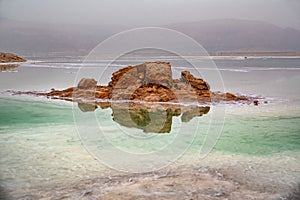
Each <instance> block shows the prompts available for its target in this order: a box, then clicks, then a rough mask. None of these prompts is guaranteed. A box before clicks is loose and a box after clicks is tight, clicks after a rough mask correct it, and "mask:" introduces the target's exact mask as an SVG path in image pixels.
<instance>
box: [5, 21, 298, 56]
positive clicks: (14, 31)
mask: <svg viewBox="0 0 300 200" xmlns="http://www.w3.org/2000/svg"><path fill="white" fill-rule="evenodd" d="M162 27H166V28H171V29H174V30H178V31H180V32H183V33H185V34H187V35H189V36H191V37H192V38H194V39H195V40H197V41H198V42H199V43H200V44H202V45H203V46H204V48H206V50H207V51H300V31H299V30H296V29H292V28H280V27H278V26H275V25H273V24H269V23H265V22H260V21H248V20H233V19H221V20H205V21H198V22H186V23H176V24H168V25H163V26H162ZM125 29H126V27H125V26H116V25H114V26H113V25H111V26H91V25H58V24H44V23H32V22H22V21H15V20H10V19H3V18H0V51H4V52H14V53H17V54H20V55H28V54H33V53H34V54H37V53H48V52H70V53H74V52H82V53H83V54H86V53H88V52H89V51H90V50H91V49H93V48H94V47H95V46H96V45H97V44H99V43H100V42H101V41H103V40H104V39H106V38H108V37H109V36H111V35H113V34H115V33H118V32H119V31H122V30H125Z"/></svg>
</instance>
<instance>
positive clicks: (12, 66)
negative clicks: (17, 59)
mask: <svg viewBox="0 0 300 200" xmlns="http://www.w3.org/2000/svg"><path fill="white" fill-rule="evenodd" d="M18 67H19V65H18V64H4V65H2V64H1V65H0V72H4V71H16V68H18Z"/></svg>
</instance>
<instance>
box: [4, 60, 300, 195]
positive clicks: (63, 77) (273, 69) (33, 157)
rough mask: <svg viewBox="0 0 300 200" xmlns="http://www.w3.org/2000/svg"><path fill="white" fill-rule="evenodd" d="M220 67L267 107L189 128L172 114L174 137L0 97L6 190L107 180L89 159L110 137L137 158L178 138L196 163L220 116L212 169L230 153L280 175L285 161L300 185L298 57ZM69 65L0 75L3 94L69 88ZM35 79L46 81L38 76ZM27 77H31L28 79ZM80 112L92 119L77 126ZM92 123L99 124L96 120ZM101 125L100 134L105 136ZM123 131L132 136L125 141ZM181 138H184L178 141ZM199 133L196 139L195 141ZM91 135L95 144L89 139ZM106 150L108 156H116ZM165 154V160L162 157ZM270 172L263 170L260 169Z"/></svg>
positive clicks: (104, 115)
mask: <svg viewBox="0 0 300 200" xmlns="http://www.w3.org/2000/svg"><path fill="white" fill-rule="evenodd" d="M216 62H218V64H219V65H221V66H220V68H221V75H222V77H223V81H224V84H225V90H226V91H230V92H233V93H243V94H252V95H256V96H261V97H262V98H264V100H263V101H265V100H266V101H268V103H267V104H264V103H262V104H260V105H259V106H254V105H253V104H251V105H244V104H243V105H239V104H225V105H222V106H220V105H212V106H211V107H210V111H209V112H208V113H207V114H204V115H203V116H201V117H194V118H193V119H192V120H190V121H189V122H186V123H183V122H182V121H181V116H173V118H172V129H171V132H170V133H166V134H153V133H149V134H148V133H144V132H143V131H142V130H141V129H135V128H128V127H124V126H122V125H120V124H119V123H117V122H116V121H114V120H113V116H112V113H113V112H112V110H111V109H110V108H108V109H105V110H102V109H101V108H98V109H97V110H96V111H95V112H90V113H80V112H78V111H79V110H78V108H77V106H76V105H74V108H73V104H72V103H70V102H64V101H60V100H49V99H46V98H40V97H28V96H27V97H26V96H10V95H9V94H7V93H3V94H2V95H1V96H0V155H1V158H0V178H1V181H0V182H1V187H2V188H5V189H6V190H8V191H9V192H10V193H11V194H12V195H13V196H14V195H15V196H19V195H20V194H23V195H24V194H31V193H33V192H34V191H39V190H44V189H45V188H48V189H51V188H53V189H55V188H57V187H60V186H63V185H64V184H66V183H75V182H77V181H81V180H84V179H89V178H92V177H95V176H103V174H105V173H107V171H109V169H108V168H107V167H105V165H103V163H101V162H98V161H97V160H95V157H93V156H92V155H91V154H90V153H92V154H93V150H94V151H96V150H97V148H98V149H102V150H103V149H104V150H105V149H106V150H107V149H108V148H106V147H109V145H108V144H109V143H107V141H106V140H103V138H101V136H105V137H106V138H107V139H108V141H109V142H110V143H111V144H113V145H115V146H116V147H118V148H119V149H121V150H122V151H127V152H131V153H132V152H134V153H137V152H138V153H145V152H146V153H147V152H150V151H158V150H159V149H161V148H163V147H165V146H170V145H174V143H172V141H177V142H176V143H175V144H176V145H177V146H176V147H178V148H179V147H180V148H183V149H184V150H186V151H184V152H182V153H184V154H183V157H182V159H180V161H178V163H183V164H184V163H194V164H197V163H198V161H199V159H198V157H199V152H200V149H201V147H202V146H203V144H205V139H207V136H208V133H209V132H208V130H209V129H210V124H211V120H212V119H215V118H214V115H217V116H216V117H217V119H218V120H219V121H218V122H219V123H220V124H221V125H224V126H223V130H222V132H221V134H220V136H219V137H212V139H214V140H215V141H213V142H212V143H214V142H216V145H214V146H213V149H212V151H211V153H210V154H209V155H207V156H206V160H207V161H205V160H204V161H205V163H206V164H207V163H208V164H209V163H212V165H213V163H226V162H231V161H230V160H228V159H227V160H226V158H227V157H228V156H230V159H232V160H235V161H237V160H238V161H239V162H241V163H243V162H244V163H247V164H248V163H255V164H257V163H261V165H265V166H266V167H265V168H267V167H268V169H270V170H271V169H274V170H275V169H279V165H282V162H281V161H280V160H282V158H283V157H284V158H286V160H285V161H284V164H285V165H286V166H288V169H289V170H288V171H287V172H285V173H284V174H281V176H282V175H283V176H282V179H284V180H286V179H287V180H290V181H291V182H293V183H294V182H297V181H299V180H300V172H299V169H300V163H299V160H298V157H297V156H296V155H299V152H300V125H299V124H300V91H299V89H298V85H299V83H300V70H299V69H300V66H299V58H293V59H283V60H278V58H277V60H272V59H271V60H270V61H268V60H262V59H256V60H253V61H251V60H250V61H247V62H248V63H247V64H245V62H244V61H243V60H230V59H229V60H219V61H216ZM274 63H275V64H276V65H275V64H274ZM71 64H72V63H71ZM71 64H70V63H68V62H67V63H63V64H61V63H59V64H57V63H55V62H54V61H53V62H52V63H51V66H56V68H52V67H51V66H50V64H49V63H40V64H23V65H22V66H20V67H19V69H18V72H17V73H10V72H5V73H3V72H1V73H0V89H1V91H5V90H7V89H15V90H30V89H31V88H33V89H34V90H48V89H50V88H52V87H56V88H65V87H68V86H71V85H73V83H74V79H75V76H76V70H77V68H76V64H77V63H73V64H72V66H73V68H72V67H70V65H71ZM177 64H178V65H179V64H180V62H179V61H178V63H177ZM35 65H38V66H35ZM40 65H42V66H40ZM174 65H175V66H176V63H175V64H174ZM253 65H255V66H253ZM74 66H75V67H74ZM239 66H240V67H239ZM37 68H38V70H36V69H37ZM33 71H35V74H33V73H32V72H33ZM37 75H39V76H40V77H39V78H38V79H34V78H33V77H35V76H37ZM22 76H23V77H25V78H23V79H22V78H21V77H22ZM16 80H19V81H16ZM37 82H41V84H37ZM223 109H225V110H224V111H225V115H224V121H223V120H221V119H223V118H222V117H223V116H218V115H222V113H223V112H222V111H223ZM218 111H220V112H218ZM74 113H75V114H74ZM76 113H79V115H80V116H81V117H84V119H83V120H86V121H85V122H84V123H78V121H76V120H75V121H74V115H75V118H76ZM218 113H219V114H218ZM220 113H221V114H220ZM218 117H219V118H218ZM77 120H78V118H77ZM93 120H96V121H95V122H97V123H93V122H94V121H93ZM97 120H98V121H97ZM89 123H90V124H89ZM99 126H100V127H101V128H102V129H101V131H102V133H101V131H100V132H99ZM82 130H84V131H83V132H82ZM91 131H94V132H93V133H94V135H93V134H92V135H90V133H91ZM97 131H98V132H99V134H98V132H97ZM78 132H79V134H78ZM103 132H105V134H103ZM84 133H86V135H84ZM123 133H128V134H131V135H130V137H127V136H128V135H127V136H126V137H124V136H122V134H123ZM194 133H195V135H194ZM106 134H107V135H106ZM183 134H184V136H185V137H182V138H181V139H180V140H179V141H178V140H177V139H178V138H180V136H182V135H183ZM194 136H195V138H194V139H193V140H191V138H189V137H194ZM95 137H96V139H97V138H98V141H97V140H96V139H95ZM91 138H94V139H95V141H92V140H89V139H91ZM208 138H210V137H208ZM136 141H142V142H136ZM93 142H94V143H95V144H97V145H98V147H97V148H94V147H93V144H94V143H93ZM101 142H102V143H101ZM104 142H106V143H104ZM190 143H191V146H189V144H190ZM84 145H85V146H84ZM86 147H87V148H86ZM185 147H188V148H187V149H185ZM93 148H94V149H93ZM87 150H88V151H87ZM171 150H172V149H171ZM171 150H170V151H171ZM175 152H176V151H175ZM107 153H108V155H110V154H109V153H111V152H109V151H107ZM168 153H169V152H168ZM176 153H179V152H176ZM168 155H169V154H168ZM164 156H165V155H163V154H162V155H161V157H162V158H164ZM180 156H182V154H180ZM168 158H169V157H168ZM118 159H121V158H118ZM170 159H171V157H170ZM172 159H173V158H172ZM174 161H175V160H174ZM279 161H280V162H279ZM232 162H233V161H232ZM106 164H107V163H106ZM128 164H130V163H128ZM265 168H264V167H261V170H264V169H265ZM280 169H281V168H280ZM109 173H111V172H109ZM256 173H259V171H257V172H256ZM278 173H279V172H278ZM275 176H276V177H277V176H278V174H277V172H276V173H275V172H274V173H273V174H270V176H269V177H267V178H268V180H269V179H275V178H274V177H275ZM290 177H293V179H291V178H290Z"/></svg>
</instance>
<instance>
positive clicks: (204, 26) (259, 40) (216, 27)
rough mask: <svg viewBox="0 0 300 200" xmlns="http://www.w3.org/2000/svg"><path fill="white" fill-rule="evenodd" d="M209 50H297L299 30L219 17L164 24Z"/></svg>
mask: <svg viewBox="0 0 300 200" xmlns="http://www.w3.org/2000/svg"><path fill="white" fill-rule="evenodd" d="M164 27H166V28H171V29H174V30H177V31H180V32H183V33H185V34H187V35H189V36H190V37H192V38H194V39H195V40H196V41H198V42H199V43H200V44H201V45H202V46H204V47H205V48H206V50H208V51H300V31H299V30H297V29H292V28H281V27H278V26H275V25H273V24H270V23H266V22H261V21H250V20H236V19H219V20H204V21H198V22H187V23H176V24H168V25H165V26H164Z"/></svg>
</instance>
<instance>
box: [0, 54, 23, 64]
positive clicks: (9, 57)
mask: <svg viewBox="0 0 300 200" xmlns="http://www.w3.org/2000/svg"><path fill="white" fill-rule="evenodd" d="M6 62H26V59H24V58H21V57H19V56H17V55H15V54H12V53H3V52H0V63H6Z"/></svg>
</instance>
